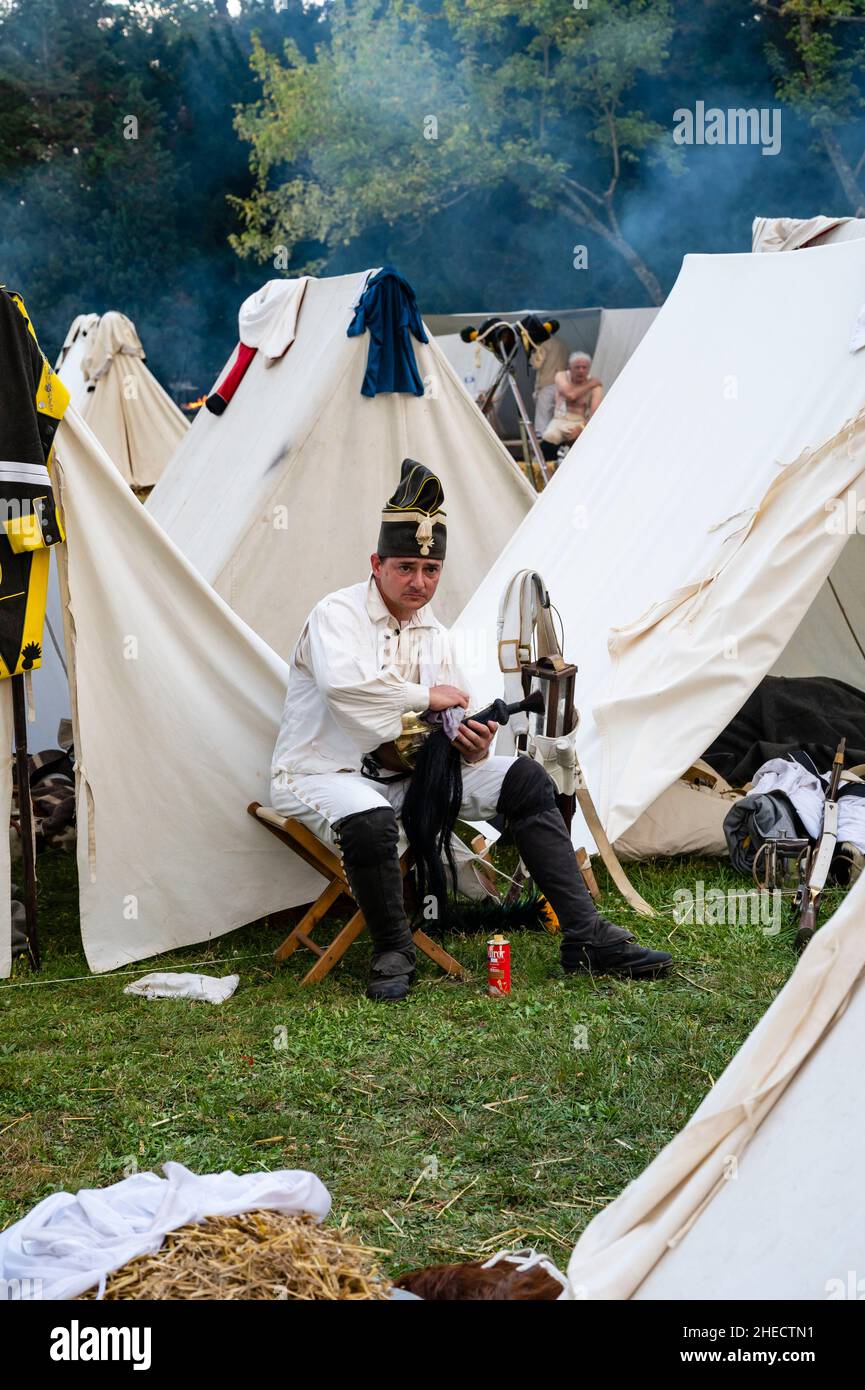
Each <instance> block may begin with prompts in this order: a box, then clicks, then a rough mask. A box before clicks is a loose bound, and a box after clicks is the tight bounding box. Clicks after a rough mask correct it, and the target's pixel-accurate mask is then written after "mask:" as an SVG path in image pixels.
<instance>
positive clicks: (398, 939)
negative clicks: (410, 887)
mask: <svg viewBox="0 0 865 1390" xmlns="http://www.w3.org/2000/svg"><path fill="white" fill-rule="evenodd" d="M334 829H335V831H336V834H337V838H338V840H339V845H340V849H341V851H342V862H343V865H344V867H345V872H346V877H347V878H348V881H349V884H350V886H351V891H352V893H353V894H354V896H355V899H356V901H357V905H358V907H359V908H360V910H361V912H362V913H363V915H364V917H365V918H366V924H367V926H368V927H369V934H370V936H371V937H372V961H371V964H370V973H369V981H368V983H367V987H366V992H367V997H368V998H369V999H387V1000H394V999H405V997H406V995H407V994H408V991H409V986H410V985H411V982H412V980H413V979H414V969H415V947H414V942H413V941H412V935H411V928H410V927H409V924H408V918H407V917H406V915H405V905H404V903H403V878H402V872H401V870H400V866H399V854H398V853H397V842H398V839H399V831H398V829H397V823H396V816H395V815H394V813H393V811H392V810H391V808H390V807H389V806H382V807H380V808H378V809H376V810H375V811H359V812H358V813H357V814H356V815H353V816H345V817H344V818H343V819H342V820H341V821H339V822H338V824H337V825H336V826H334Z"/></svg>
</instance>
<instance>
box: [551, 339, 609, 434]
mask: <svg viewBox="0 0 865 1390" xmlns="http://www.w3.org/2000/svg"><path fill="white" fill-rule="evenodd" d="M591 365H592V359H591V357H590V356H589V354H588V353H587V352H572V353H571V355H570V357H569V358H568V367H567V371H563V372H556V377H555V385H556V410H555V414H554V415H553V418H552V420H551V421H550V423H549V424H548V425H547V428H546V429H545V430H544V433H543V435H542V442H543V443H544V444H546V445H548V446H549V447H548V448H546V449H544V454H545V455H546V456H547V457H548V458H555V456H556V452H557V450H558V449H559V448H560V446H561V445H562V444H573V442H574V440H575V439H578V438H579V436H580V435H581V434H582V432H583V430H584V429H585V428H586V425H587V424H588V422H589V420H590V419H591V417H592V416H593V415H594V413H595V411H596V410H597V408H598V406H599V405H600V403H601V401H602V400H603V398H604V388H603V385H602V384H601V382H600V381H599V380H598V378H597V377H595V376H589V368H590V367H591Z"/></svg>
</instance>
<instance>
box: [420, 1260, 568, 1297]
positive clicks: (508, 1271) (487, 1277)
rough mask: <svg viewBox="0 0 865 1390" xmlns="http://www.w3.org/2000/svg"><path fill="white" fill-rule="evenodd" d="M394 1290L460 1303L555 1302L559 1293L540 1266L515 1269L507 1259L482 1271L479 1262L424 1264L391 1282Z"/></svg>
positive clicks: (549, 1275) (553, 1280)
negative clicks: (481, 1301)
mask: <svg viewBox="0 0 865 1390" xmlns="http://www.w3.org/2000/svg"><path fill="white" fill-rule="evenodd" d="M393 1282H394V1285H395V1286H396V1288H398V1289H408V1291H409V1292H410V1293H415V1294H417V1296H418V1298H425V1299H427V1300H429V1301H431V1302H454V1301H459V1302H463V1301H465V1300H469V1299H485V1300H487V1301H497V1300H499V1301H500V1300H504V1301H508V1302H509V1301H511V1300H515V1299H535V1300H539V1299H557V1298H558V1296H559V1294H560V1293H561V1292H562V1286H561V1284H560V1283H559V1281H558V1279H554V1278H553V1276H552V1275H551V1274H548V1273H547V1271H546V1270H545V1269H544V1268H543V1266H542V1265H539V1264H538V1265H534V1266H533V1267H532V1268H531V1269H519V1268H518V1267H517V1266H516V1265H514V1264H511V1263H510V1262H509V1261H507V1260H500V1261H499V1262H498V1264H494V1265H492V1266H491V1268H489V1269H484V1266H483V1263H482V1261H480V1260H473V1261H471V1262H470V1263H468V1264H459V1265H427V1266H426V1267H425V1268H424V1269H413V1270H410V1271H409V1272H408V1273H407V1274H400V1275H399V1277H398V1278H397V1279H394V1281H393Z"/></svg>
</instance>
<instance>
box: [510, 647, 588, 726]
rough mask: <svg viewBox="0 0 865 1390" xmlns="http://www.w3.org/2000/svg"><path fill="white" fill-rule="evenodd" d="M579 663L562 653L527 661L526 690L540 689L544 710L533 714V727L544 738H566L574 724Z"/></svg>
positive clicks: (531, 717)
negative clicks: (566, 657) (577, 664)
mask: <svg viewBox="0 0 865 1390" xmlns="http://www.w3.org/2000/svg"><path fill="white" fill-rule="evenodd" d="M576 675H577V668H576V666H571V665H570V664H569V663H568V662H567V661H565V660H564V659H563V658H562V657H560V656H542V657H539V658H538V660H537V661H528V662H525V663H524V664H523V668H522V678H523V690H524V691H525V693H526V695H531V694H532V692H533V691H535V690H539V691H540V693H541V695H542V696H543V700H544V713H543V714H532V715H530V716H529V720H530V729H531V732H532V733H533V734H536V735H540V736H541V737H542V738H564V737H565V735H566V734H569V733H570V732H571V730H572V729H573V727H574V723H575V719H576V716H575V713H574V682H575V679H576Z"/></svg>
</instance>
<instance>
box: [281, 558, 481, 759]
mask: <svg viewBox="0 0 865 1390" xmlns="http://www.w3.org/2000/svg"><path fill="white" fill-rule="evenodd" d="M442 684H445V685H456V686H458V687H459V689H461V690H464V691H465V692H466V693H467V694H469V686H468V685H467V683H466V681H465V678H464V677H463V676H462V674H461V673H460V671H459V669H458V667H457V665H456V662H455V660H454V656H453V650H452V644H451V638H450V634H449V633H448V630H447V628H445V627H443V626H442V624H441V623H440V622H439V620H438V618H436V617H435V615H434V613H433V612H432V609H431V608H430V606H429V604H427V605H425V607H423V608H420V609H418V610H417V612H415V613H413V614H412V616H411V618H409V619H407V620H406V621H405V622H402V623H401V622H400V621H399V620H398V619H397V618H395V617H394V616H393V614H392V613H391V612H390V610H389V609H388V608H387V606H386V605H385V603H384V600H383V599H382V597H381V594H380V593H379V591H378V588H377V586H376V583H375V579H374V578H373V576H372V575H371V576H370V578H369V579H368V580H367V581H366V582H365V583H362V584H352V585H351V586H350V587H349V588H347V589H338V590H336V592H335V593H332V594H328V595H327V597H326V598H323V599H322V600H321V602H320V603H317V604H316V606H315V608H313V610H312V612H311V613H310V615H309V617H308V618H307V620H306V625H305V626H304V629H303V631H302V633H301V634H300V637H299V638H298V640H297V643H296V645H295V648H294V651H293V652H292V654H291V661H290V663H289V678H288V689H287V691H286V696H285V705H284V706H283V711H282V723H281V725H280V729H279V737H278V738H277V741H276V748H275V750H274V755H273V766H272V769H271V773H272V776H276V775H277V773H279V772H289V773H292V774H294V775H300V774H303V773H320V772H359V771H360V767H361V761H362V759H363V756H364V754H366V753H371V752H372V751H373V749H375V748H378V746H379V744H381V743H387V742H388V741H389V740H390V739H394V738H397V737H398V736H399V734H400V733H402V715H403V714H406V713H407V712H408V711H409V710H416V711H418V712H422V711H423V710H425V709H427V708H428V707H429V687H430V686H431V685H442Z"/></svg>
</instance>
